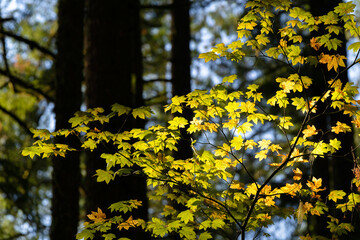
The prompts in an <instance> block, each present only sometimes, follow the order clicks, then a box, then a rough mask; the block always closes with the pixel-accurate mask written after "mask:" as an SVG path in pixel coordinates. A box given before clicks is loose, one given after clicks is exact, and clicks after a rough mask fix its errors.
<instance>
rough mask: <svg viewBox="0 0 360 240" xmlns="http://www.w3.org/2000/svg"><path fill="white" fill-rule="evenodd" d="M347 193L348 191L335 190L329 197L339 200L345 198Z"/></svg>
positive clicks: (335, 200)
mask: <svg viewBox="0 0 360 240" xmlns="http://www.w3.org/2000/svg"><path fill="white" fill-rule="evenodd" d="M345 195H346V193H345V192H344V191H343V190H333V191H331V192H330V193H329V195H328V198H329V200H332V201H334V202H337V200H339V199H340V200H341V199H343V198H344V196H345Z"/></svg>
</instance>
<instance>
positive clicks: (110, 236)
mask: <svg viewBox="0 0 360 240" xmlns="http://www.w3.org/2000/svg"><path fill="white" fill-rule="evenodd" d="M102 237H103V238H104V240H113V239H114V238H116V236H115V235H114V234H112V233H108V234H103V235H102Z"/></svg>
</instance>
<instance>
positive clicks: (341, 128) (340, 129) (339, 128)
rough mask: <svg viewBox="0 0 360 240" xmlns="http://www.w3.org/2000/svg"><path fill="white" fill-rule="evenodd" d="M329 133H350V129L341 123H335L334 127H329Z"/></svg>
mask: <svg viewBox="0 0 360 240" xmlns="http://www.w3.org/2000/svg"><path fill="white" fill-rule="evenodd" d="M331 131H332V132H334V133H336V134H339V133H341V132H343V133H346V132H351V127H349V126H348V125H346V123H341V122H339V121H337V122H336V126H335V127H331Z"/></svg>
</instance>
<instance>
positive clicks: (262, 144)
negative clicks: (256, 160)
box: [258, 139, 271, 149]
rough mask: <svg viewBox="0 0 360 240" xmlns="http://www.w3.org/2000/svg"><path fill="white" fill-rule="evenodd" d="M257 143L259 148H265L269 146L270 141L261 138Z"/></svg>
mask: <svg viewBox="0 0 360 240" xmlns="http://www.w3.org/2000/svg"><path fill="white" fill-rule="evenodd" d="M258 143H259V148H260V149H267V148H268V147H269V145H270V143H271V140H265V139H263V140H261V141H259V142H258Z"/></svg>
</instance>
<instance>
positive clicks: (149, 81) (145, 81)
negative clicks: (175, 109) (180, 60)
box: [144, 78, 172, 84]
mask: <svg viewBox="0 0 360 240" xmlns="http://www.w3.org/2000/svg"><path fill="white" fill-rule="evenodd" d="M171 81H172V80H171V79H166V78H157V79H150V80H144V83H145V84H147V83H153V82H171Z"/></svg>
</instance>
